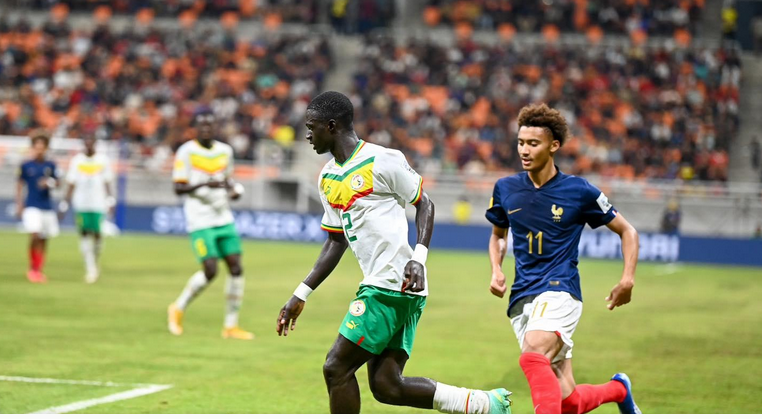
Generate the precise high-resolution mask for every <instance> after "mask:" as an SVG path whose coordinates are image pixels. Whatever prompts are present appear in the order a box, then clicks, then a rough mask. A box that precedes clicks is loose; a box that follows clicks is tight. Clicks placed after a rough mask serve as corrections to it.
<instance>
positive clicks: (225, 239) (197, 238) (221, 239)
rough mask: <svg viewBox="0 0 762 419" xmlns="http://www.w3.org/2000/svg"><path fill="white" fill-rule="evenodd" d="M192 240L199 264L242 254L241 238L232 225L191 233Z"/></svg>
mask: <svg viewBox="0 0 762 419" xmlns="http://www.w3.org/2000/svg"><path fill="white" fill-rule="evenodd" d="M190 239H191V247H193V253H194V254H195V255H196V259H198V261H199V262H203V261H205V260H207V259H210V258H215V259H217V258H220V257H223V258H224V257H226V256H230V255H240V254H241V238H240V237H239V236H238V232H237V231H235V226H234V225H233V224H232V223H231V224H226V225H224V226H219V227H211V228H204V229H201V230H196V231H194V232H192V233H190Z"/></svg>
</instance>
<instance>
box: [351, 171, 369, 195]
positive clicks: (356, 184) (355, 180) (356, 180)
mask: <svg viewBox="0 0 762 419" xmlns="http://www.w3.org/2000/svg"><path fill="white" fill-rule="evenodd" d="M350 186H351V187H352V189H354V190H356V191H359V190H360V189H362V187H363V186H365V179H363V178H362V175H359V174H357V175H354V176H352V180H351V182H350Z"/></svg>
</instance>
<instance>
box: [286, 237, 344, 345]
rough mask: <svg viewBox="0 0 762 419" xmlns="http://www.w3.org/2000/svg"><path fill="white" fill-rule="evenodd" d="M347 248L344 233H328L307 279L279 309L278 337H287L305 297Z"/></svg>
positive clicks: (329, 271)
mask: <svg viewBox="0 0 762 419" xmlns="http://www.w3.org/2000/svg"><path fill="white" fill-rule="evenodd" d="M347 246H349V242H347V238H346V237H344V233H328V239H327V240H326V241H325V243H323V249H322V250H321V251H320V256H318V259H317V262H315V266H314V267H313V268H312V270H311V271H310V273H309V274H308V275H307V278H305V279H304V281H302V282H301V283H300V284H299V286H298V287H297V288H296V291H294V295H292V296H291V298H290V299H289V300H288V302H287V303H286V305H284V306H283V308H281V309H280V313H279V314H278V320H277V321H276V326H275V331H276V332H278V335H279V336H288V331H289V330H294V328H295V327H296V318H297V317H299V314H301V313H302V310H304V304H305V302H306V301H307V296H308V295H309V294H310V293H311V292H312V291H313V290H315V289H316V288H317V287H318V286H320V284H322V283H323V281H325V279H326V278H328V275H330V274H331V272H333V270H334V269H336V265H338V264H339V261H340V260H341V257H342V256H343V255H344V252H345V251H346V250H347Z"/></svg>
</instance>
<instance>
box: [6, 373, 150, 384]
mask: <svg viewBox="0 0 762 419" xmlns="http://www.w3.org/2000/svg"><path fill="white" fill-rule="evenodd" d="M0 381H17V382H20V383H35V384H69V385H80V386H97V387H126V386H140V385H146V384H120V383H112V382H111V381H84V380H60V379H58V378H34V377H14V376H9V375H0Z"/></svg>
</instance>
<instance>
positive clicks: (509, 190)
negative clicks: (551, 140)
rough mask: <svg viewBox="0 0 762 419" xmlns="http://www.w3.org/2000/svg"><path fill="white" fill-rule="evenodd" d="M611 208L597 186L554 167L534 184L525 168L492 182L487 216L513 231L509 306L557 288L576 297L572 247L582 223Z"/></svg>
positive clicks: (596, 221)
mask: <svg viewBox="0 0 762 419" xmlns="http://www.w3.org/2000/svg"><path fill="white" fill-rule="evenodd" d="M614 217H616V210H615V209H614V207H613V206H612V205H611V204H610V203H609V201H608V198H606V195H604V194H603V192H601V191H600V189H598V188H596V187H595V186H593V185H591V184H590V183H589V182H588V181H587V180H585V179H582V178H580V177H576V176H571V175H567V174H564V173H561V171H558V174H556V176H554V177H553V178H552V179H550V180H549V181H548V182H547V183H546V184H544V185H542V187H540V188H537V187H535V186H534V184H533V183H532V180H531V179H530V178H529V175H528V174H527V173H526V172H522V173H519V174H517V175H513V176H508V177H504V178H502V179H500V180H498V181H497V183H496V184H495V189H494V192H493V193H492V200H491V202H490V208H489V209H488V210H487V219H488V220H489V221H490V222H491V223H492V224H494V225H496V226H498V227H502V228H509V227H510V231H511V234H513V254H514V256H515V258H516V270H515V279H514V281H513V286H512V287H511V297H510V303H509V310H510V307H511V306H512V305H513V303H515V302H516V301H517V300H518V299H520V298H523V297H528V296H532V295H537V294H541V293H543V292H545V291H563V292H568V293H569V294H571V295H573V296H574V297H576V298H577V299H578V300H580V301H582V292H581V290H580V284H579V271H578V269H577V264H578V262H579V261H578V254H579V251H578V249H577V248H578V246H579V239H580V237H581V235H582V230H583V229H584V228H585V224H588V225H590V227H592V228H597V227H600V226H602V225H604V224H608V223H609V222H610V221H611V220H613V219H614Z"/></svg>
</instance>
